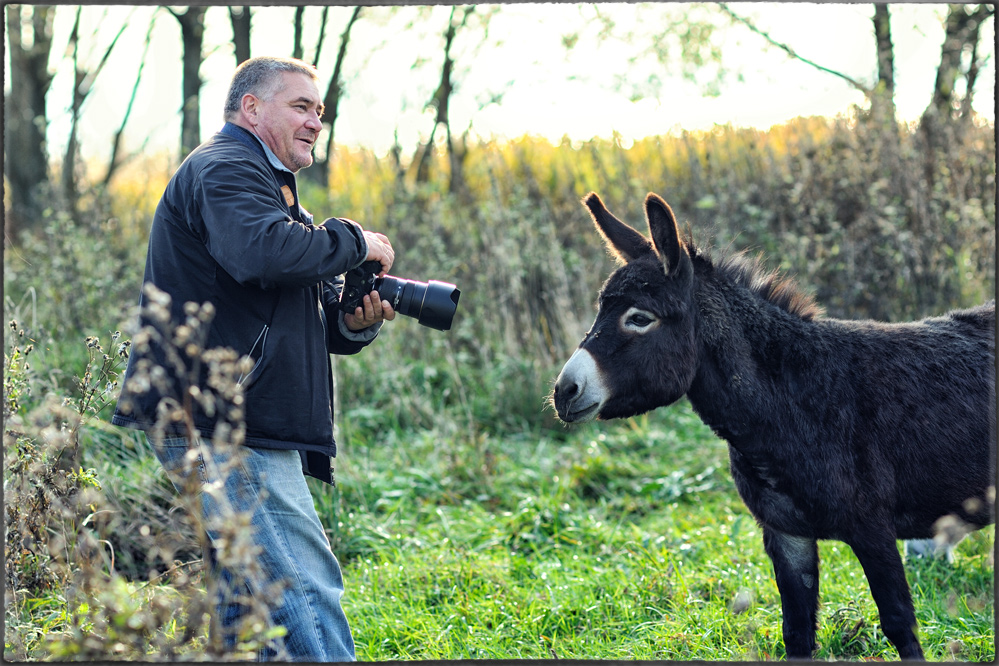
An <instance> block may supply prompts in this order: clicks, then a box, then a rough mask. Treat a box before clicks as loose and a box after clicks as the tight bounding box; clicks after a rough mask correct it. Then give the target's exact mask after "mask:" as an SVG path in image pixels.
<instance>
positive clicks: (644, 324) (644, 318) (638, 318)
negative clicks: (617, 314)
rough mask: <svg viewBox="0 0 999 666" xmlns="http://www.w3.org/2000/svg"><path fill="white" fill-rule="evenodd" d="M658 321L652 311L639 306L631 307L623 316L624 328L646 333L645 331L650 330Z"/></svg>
mask: <svg viewBox="0 0 999 666" xmlns="http://www.w3.org/2000/svg"><path fill="white" fill-rule="evenodd" d="M658 321H659V320H658V318H656V316H655V315H654V314H652V313H651V312H647V311H645V310H639V309H638V308H631V309H630V310H628V311H627V312H626V313H624V317H622V318H621V322H622V324H623V325H624V328H625V329H626V330H629V331H635V332H636V333H644V332H645V331H648V330H649V329H650V328H652V327H653V326H654V325H655V324H656V323H657V322H658Z"/></svg>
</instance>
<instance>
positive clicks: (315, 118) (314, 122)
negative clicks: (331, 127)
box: [305, 111, 323, 132]
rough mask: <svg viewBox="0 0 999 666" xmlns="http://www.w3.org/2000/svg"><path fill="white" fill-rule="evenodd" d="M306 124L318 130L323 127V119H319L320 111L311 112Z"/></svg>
mask: <svg viewBox="0 0 999 666" xmlns="http://www.w3.org/2000/svg"><path fill="white" fill-rule="evenodd" d="M305 126H306V127H308V128H309V129H311V130H315V131H317V132H319V131H321V130H322V129H323V121H322V120H320V119H319V113H318V112H317V111H311V112H309V118H308V120H306V121H305Z"/></svg>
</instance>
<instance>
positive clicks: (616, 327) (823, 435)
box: [553, 194, 996, 658]
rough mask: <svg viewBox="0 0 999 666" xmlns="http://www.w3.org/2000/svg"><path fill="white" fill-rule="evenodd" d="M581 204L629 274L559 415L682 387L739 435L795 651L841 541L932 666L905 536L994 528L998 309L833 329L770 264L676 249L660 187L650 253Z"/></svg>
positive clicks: (560, 390)
mask: <svg viewBox="0 0 999 666" xmlns="http://www.w3.org/2000/svg"><path fill="white" fill-rule="evenodd" d="M584 203H585V204H586V206H587V207H588V208H589V209H590V212H591V214H592V215H593V218H594V221H595V222H596V224H597V228H598V230H599V231H600V233H601V234H603V236H604V238H605V240H606V241H607V244H608V248H609V249H610V250H611V251H612V252H613V253H614V254H616V255H617V256H618V258H619V259H620V260H622V261H623V262H624V265H623V266H622V267H620V268H619V269H617V270H616V271H615V272H614V273H613V274H612V275H611V276H610V278H608V280H607V282H606V283H605V284H604V287H603V289H602V290H601V292H600V297H599V311H598V313H597V318H596V320H595V321H594V323H593V326H592V328H591V329H590V331H589V332H588V333H587V334H586V337H585V338H583V341H582V342H581V343H580V345H579V349H577V351H576V352H575V353H574V354H573V356H572V358H571V359H570V360H569V361H568V362H567V363H566V366H565V368H563V370H562V372H561V374H560V375H559V378H558V380H557V381H556V385H555V391H554V394H553V402H554V405H555V408H556V410H557V411H558V414H559V417H560V418H562V419H563V420H565V421H569V422H571V421H584V420H588V419H591V418H617V417H625V416H631V415H634V414H639V413H642V412H645V411H648V410H650V409H655V408H656V407H660V406H663V405H668V404H670V403H672V402H674V401H676V400H677V399H679V398H680V397H681V396H683V395H684V394H686V395H687V397H688V398H689V399H690V403H691V405H692V406H693V407H694V409H695V410H696V411H697V413H698V414H699V415H700V416H701V418H702V419H703V420H704V422H705V423H707V424H708V425H709V426H711V428H712V429H713V430H714V431H715V433H717V434H718V435H719V436H720V437H722V438H723V439H725V440H726V441H727V442H728V444H729V453H730V461H731V469H732V476H733V478H734V479H735V482H736V487H737V488H738V490H739V493H740V495H741V496H742V498H743V500H744V501H745V503H746V505H747V506H748V507H749V509H750V511H751V512H752V513H753V515H754V516H755V517H756V520H757V521H758V522H759V523H760V525H761V527H762V530H763V542H764V546H765V548H766V551H767V554H768V555H769V556H770V558H771V560H772V561H773V565H774V573H775V575H776V579H777V586H778V588H779V590H780V593H781V603H782V606H783V611H784V644H785V649H786V652H787V655H788V656H789V657H809V656H811V654H812V652H813V650H814V647H815V626H816V613H817V609H818V580H819V578H818V550H817V548H816V540H817V539H837V540H841V541H844V542H846V543H847V544H849V545H850V547H851V548H852V549H853V551H854V552H855V553H856V555H857V558H858V559H859V560H860V563H861V565H862V566H863V567H864V572H865V573H866V575H867V579H868V582H869V584H870V586H871V593H872V595H873V596H874V600H875V602H876V603H877V605H878V609H879V611H880V614H881V624H882V627H883V629H884V631H885V634H886V635H887V636H888V638H889V639H890V640H891V641H892V643H893V644H894V645H895V647H896V648H897V649H898V652H899V655H900V656H901V657H903V658H921V657H922V654H923V653H922V649H921V647H920V645H919V641H918V640H917V638H916V633H915V625H916V619H915V613H914V611H913V607H912V600H911V598H910V595H909V588H908V585H907V583H906V580H905V572H904V570H903V568H902V561H901V558H900V557H899V554H898V550H897V547H896V539H915V538H928V537H932V536H933V535H934V533H935V531H936V529H937V528H939V526H940V524H941V521H944V522H950V523H951V524H953V523H954V522H955V521H957V522H958V523H959V524H961V525H964V526H965V528H966V529H975V528H978V527H981V526H983V525H986V524H989V523H991V522H993V520H994V518H993V504H994V500H995V488H994V486H993V483H994V481H993V479H994V477H995V419H996V409H995V303H994V302H990V303H987V304H985V305H982V306H979V307H977V308H973V309H970V310H961V311H955V312H951V313H949V314H948V315H945V316H942V317H932V318H928V319H924V320H921V321H917V322H911V323H905V324H885V323H879V322H873V321H843V320H836V319H828V318H825V317H823V316H822V312H821V310H820V308H819V307H818V306H817V305H816V304H815V303H814V302H813V301H812V300H811V299H810V298H809V297H807V296H806V295H805V294H804V293H803V292H801V291H800V290H799V289H798V288H797V287H796V286H795V285H794V284H793V283H792V282H790V281H788V280H786V279H783V278H781V277H780V276H779V275H778V274H777V273H766V272H765V271H763V269H762V268H761V262H760V260H759V259H750V258H747V257H746V256H744V255H736V256H734V257H730V258H727V259H724V260H722V261H719V262H717V263H716V262H714V261H712V260H711V259H710V258H709V257H708V256H706V255H705V254H704V253H702V252H700V251H698V250H697V249H696V247H695V246H694V244H693V243H692V241H691V240H690V239H689V238H688V239H687V241H686V242H684V241H682V240H681V238H680V235H679V231H678V229H677V225H676V219H675V217H674V216H673V212H672V210H670V208H669V206H668V205H667V204H666V202H665V201H663V200H662V199H661V198H659V197H658V196H656V195H654V194H650V195H649V196H648V197H647V198H646V202H645V209H646V215H647V218H648V222H649V228H650V230H651V232H652V240H651V242H650V241H649V240H648V239H647V238H645V237H644V236H642V235H641V234H639V233H638V232H637V231H635V230H634V229H632V228H631V227H629V226H628V225H626V224H624V223H623V222H621V221H620V220H618V219H617V218H615V217H614V216H613V215H611V213H610V212H609V211H607V209H606V208H605V207H604V205H603V203H602V202H601V201H600V199H599V198H598V197H597V196H596V195H595V194H590V195H589V196H588V197H587V198H586V199H585V200H584Z"/></svg>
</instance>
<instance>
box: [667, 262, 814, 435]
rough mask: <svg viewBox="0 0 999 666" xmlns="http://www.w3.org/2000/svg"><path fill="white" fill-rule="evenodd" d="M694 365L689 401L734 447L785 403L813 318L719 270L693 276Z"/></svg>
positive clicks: (797, 373)
mask: <svg viewBox="0 0 999 666" xmlns="http://www.w3.org/2000/svg"><path fill="white" fill-rule="evenodd" d="M695 300H696V304H697V311H698V315H697V338H698V344H699V365H698V371H697V374H696V376H695V378H694V381H693V383H692V384H691V387H690V389H689V390H688V391H687V397H688V398H689V399H690V402H691V405H692V406H693V407H694V409H695V410H696V411H697V413H698V414H699V415H700V416H701V418H702V419H703V420H704V422H705V423H706V424H707V425H709V426H710V427H711V428H712V429H713V430H714V431H715V432H716V433H717V434H718V435H719V436H720V437H722V438H723V439H726V440H727V441H728V442H729V443H730V444H732V445H733V446H736V447H737V448H739V447H740V446H741V445H743V444H746V445H748V442H752V441H756V440H757V439H758V438H757V435H758V434H759V433H760V432H762V431H764V430H765V429H766V428H768V427H769V424H770V423H772V422H773V420H774V419H775V418H776V417H777V416H778V415H779V414H780V413H781V411H782V410H783V409H786V408H787V407H788V405H787V404H786V403H787V399H788V396H790V395H792V394H793V392H794V391H795V390H796V387H797V385H798V384H799V380H800V379H801V378H802V377H803V374H802V373H804V372H805V371H806V370H807V367H806V366H805V365H804V364H801V363H799V362H798V359H804V358H809V357H812V356H811V355H810V354H808V353H806V348H809V347H811V346H812V345H813V344H816V343H817V342H818V341H817V340H816V339H815V333H816V328H817V327H816V324H815V322H811V321H808V320H806V319H805V318H803V317H801V316H800V315H798V314H795V313H792V312H789V311H787V310H785V309H783V308H781V307H780V306H779V305H776V304H774V303H772V302H770V301H768V300H767V299H766V298H764V297H762V296H760V295H759V294H757V293H754V292H753V291H752V290H751V289H749V288H747V287H746V286H744V285H741V284H737V283H735V282H734V281H731V280H727V279H725V277H724V276H722V275H718V274H717V273H711V274H708V275H706V276H705V275H699V276H698V277H697V278H696V279H695Z"/></svg>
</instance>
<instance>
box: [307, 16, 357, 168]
mask: <svg viewBox="0 0 999 666" xmlns="http://www.w3.org/2000/svg"><path fill="white" fill-rule="evenodd" d="M362 9H363V7H355V8H354V12H353V13H352V14H351V15H350V20H349V21H347V27H346V28H344V30H343V33H342V34H341V35H340V50H339V51H337V54H336V63H335V64H334V65H333V76H332V78H330V84H329V86H328V87H327V88H326V96H325V97H324V98H323V107H324V110H323V124H324V125H329V130H328V131H327V133H326V156H325V157H324V158H323V159H322V160H316V162H315V163H314V164H313V165H312V168H310V169H309V170H308V171H304V172H303V173H305V174H307V176H308V178H309V180H312V181H313V182H315V183H318V184H319V185H321V186H322V187H327V186H328V185H329V178H330V161H331V160H332V159H333V137H334V130H335V128H336V119H337V116H338V115H339V108H340V97H341V95H342V94H343V61H344V58H346V56H347V45H348V43H349V42H350V31H351V30H352V29H353V27H354V24H355V23H356V22H357V19H359V18H360V16H361V10H362ZM323 28H324V30H323V31H324V32H325V12H324V26H323ZM321 45H322V43H321V42H320V44H319V45H318V46H317V47H316V53H317V54H318V53H319V49H320V47H321Z"/></svg>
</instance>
